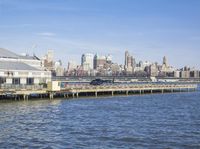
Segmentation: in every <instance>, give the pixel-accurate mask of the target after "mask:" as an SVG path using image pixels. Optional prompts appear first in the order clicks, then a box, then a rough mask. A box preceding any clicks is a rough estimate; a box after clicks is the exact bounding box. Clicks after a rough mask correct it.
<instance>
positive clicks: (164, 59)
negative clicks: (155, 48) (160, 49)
mask: <svg viewBox="0 0 200 149" xmlns="http://www.w3.org/2000/svg"><path fill="white" fill-rule="evenodd" d="M163 65H164V66H166V67H167V66H168V64H167V58H166V56H164V57H163Z"/></svg>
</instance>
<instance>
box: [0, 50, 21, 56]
mask: <svg viewBox="0 0 200 149" xmlns="http://www.w3.org/2000/svg"><path fill="white" fill-rule="evenodd" d="M0 57H3V58H18V55H17V54H15V53H13V52H11V51H9V50H6V49H3V48H0Z"/></svg>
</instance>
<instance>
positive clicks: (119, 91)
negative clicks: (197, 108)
mask: <svg viewBox="0 0 200 149" xmlns="http://www.w3.org/2000/svg"><path fill="white" fill-rule="evenodd" d="M49 84H50V85H48V88H41V87H39V88H37V87H34V88H30V87H29V88H23V89H19V88H18V89H13V88H7V89H0V97H1V99H4V98H8V97H9V98H11V99H15V100H28V99H30V98H32V97H35V96H36V97H37V98H48V99H54V98H56V97H57V98H65V99H68V98H72V99H73V98H78V97H87V96H91V97H99V96H115V95H126V96H128V95H142V94H154V93H161V94H163V93H173V92H191V91H196V89H197V85H196V84H152V83H148V84H108V85H99V86H93V85H89V84H68V85H66V86H64V87H61V85H60V84H61V83H60V82H57V81H56V82H50V83H49Z"/></svg>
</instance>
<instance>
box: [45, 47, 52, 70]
mask: <svg viewBox="0 0 200 149" xmlns="http://www.w3.org/2000/svg"><path fill="white" fill-rule="evenodd" d="M42 66H43V67H44V68H46V69H47V70H50V71H54V62H53V50H49V51H48V53H47V54H46V55H45V56H44V57H43V58H42Z"/></svg>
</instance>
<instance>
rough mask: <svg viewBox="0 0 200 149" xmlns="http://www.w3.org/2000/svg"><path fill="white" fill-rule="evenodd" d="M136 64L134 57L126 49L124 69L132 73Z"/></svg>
mask: <svg viewBox="0 0 200 149" xmlns="http://www.w3.org/2000/svg"><path fill="white" fill-rule="evenodd" d="M135 65H136V62H135V59H134V58H133V56H131V55H130V54H129V52H128V51H126V52H125V65H124V69H125V71H126V72H127V73H132V72H133V71H134V67H135Z"/></svg>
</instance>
